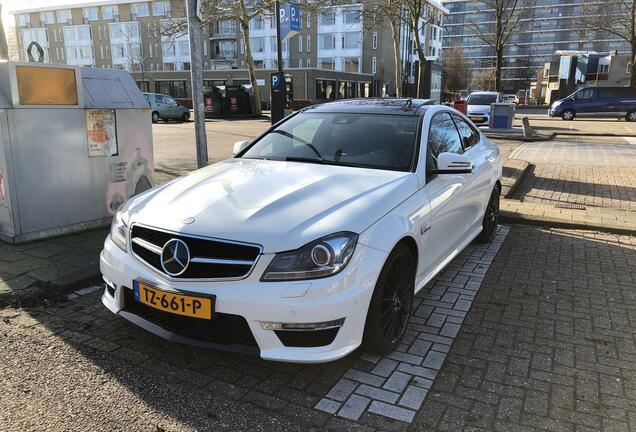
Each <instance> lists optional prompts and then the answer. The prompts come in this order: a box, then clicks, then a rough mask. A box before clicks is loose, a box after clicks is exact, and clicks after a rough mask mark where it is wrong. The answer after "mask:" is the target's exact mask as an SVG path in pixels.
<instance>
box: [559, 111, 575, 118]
mask: <svg viewBox="0 0 636 432" xmlns="http://www.w3.org/2000/svg"><path fill="white" fill-rule="evenodd" d="M575 117H576V113H575V112H574V110H571V109H567V110H565V111H563V113H561V118H562V119H563V120H574V118H575Z"/></svg>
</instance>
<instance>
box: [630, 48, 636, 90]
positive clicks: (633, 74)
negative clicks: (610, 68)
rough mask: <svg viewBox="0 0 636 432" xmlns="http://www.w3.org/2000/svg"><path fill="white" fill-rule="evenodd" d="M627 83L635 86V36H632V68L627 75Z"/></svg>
mask: <svg viewBox="0 0 636 432" xmlns="http://www.w3.org/2000/svg"><path fill="white" fill-rule="evenodd" d="M629 85H630V86H632V87H636V36H635V37H633V38H632V69H631V74H630V75H629Z"/></svg>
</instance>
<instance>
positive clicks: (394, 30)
mask: <svg viewBox="0 0 636 432" xmlns="http://www.w3.org/2000/svg"><path fill="white" fill-rule="evenodd" d="M389 21H390V24H391V38H392V39H393V53H394V57H393V58H394V61H395V96H396V97H402V53H401V51H400V28H399V26H398V23H397V22H395V20H394V19H390V20H389Z"/></svg>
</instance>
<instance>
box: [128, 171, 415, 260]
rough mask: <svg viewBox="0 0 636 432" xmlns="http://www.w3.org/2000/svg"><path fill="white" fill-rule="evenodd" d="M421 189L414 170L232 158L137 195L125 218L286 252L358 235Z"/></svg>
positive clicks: (159, 226)
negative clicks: (337, 235)
mask: <svg viewBox="0 0 636 432" xmlns="http://www.w3.org/2000/svg"><path fill="white" fill-rule="evenodd" d="M417 187H418V186H417V177H416V175H415V174H414V173H410V172H398V171H385V170H374V169H366V168H353V167H344V166H329V165H320V164H309V163H299V162H281V161H271V160H255V159H228V160H226V161H223V162H219V163H217V164H214V165H211V166H209V167H206V168H203V169H200V170H197V171H194V172H192V173H190V174H189V175H187V176H185V177H181V178H179V179H177V180H175V181H173V182H170V183H168V184H166V185H163V186H161V187H159V188H156V189H153V190H151V191H149V192H147V193H145V194H143V195H140V196H138V197H135V198H133V199H131V200H130V201H129V203H128V204H127V205H126V207H125V208H124V220H126V221H127V222H128V224H129V225H131V224H134V223H141V224H145V225H149V226H153V227H157V228H163V229H167V230H172V231H178V232H182V233H187V234H195V235H201V236H209V237H216V238H220V239H227V240H236V241H242V242H249V243H257V244H260V245H261V246H263V250H264V252H280V251H285V250H292V249H296V248H298V247H300V246H303V245H304V244H307V243H309V242H311V241H313V240H316V239H318V238H320V237H322V236H324V235H328V234H332V233H334V232H338V231H351V232H355V233H358V234H359V233H361V232H362V231H364V230H365V229H366V228H368V227H369V226H370V225H371V224H373V223H374V222H375V221H376V220H378V219H379V218H381V217H382V216H383V215H385V214H386V213H387V212H388V211H390V210H391V209H392V208H394V207H395V206H397V205H398V204H399V203H400V202H402V201H403V200H404V199H406V198H407V197H408V196H410V195H411V194H413V193H415V191H416V190H417ZM188 218H194V222H192V223H190V224H186V223H185V222H184V221H185V220H186V219H188Z"/></svg>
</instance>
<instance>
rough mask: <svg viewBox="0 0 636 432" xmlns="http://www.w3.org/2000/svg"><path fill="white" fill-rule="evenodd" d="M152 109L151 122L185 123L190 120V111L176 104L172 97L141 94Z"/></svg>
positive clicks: (159, 94) (158, 94)
mask: <svg viewBox="0 0 636 432" xmlns="http://www.w3.org/2000/svg"><path fill="white" fill-rule="evenodd" d="M143 95H144V97H145V98H146V100H147V101H148V103H149V104H150V107H151V108H152V122H153V123H157V122H158V121H159V120H163V121H166V120H178V121H181V122H187V121H188V120H190V109H189V108H188V107H187V106H185V105H181V104H180V103H178V102H177V101H176V100H174V98H173V97H172V96H168V95H165V94H161V93H143Z"/></svg>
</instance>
